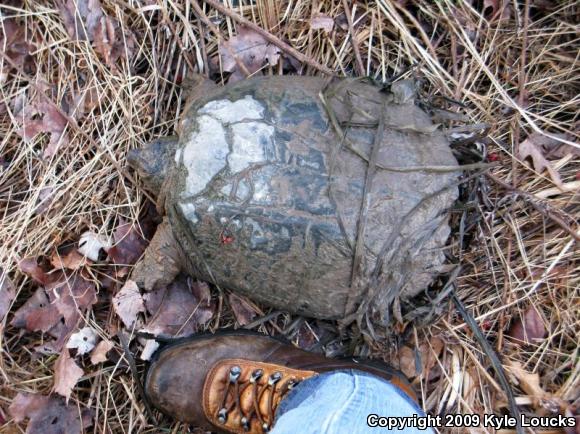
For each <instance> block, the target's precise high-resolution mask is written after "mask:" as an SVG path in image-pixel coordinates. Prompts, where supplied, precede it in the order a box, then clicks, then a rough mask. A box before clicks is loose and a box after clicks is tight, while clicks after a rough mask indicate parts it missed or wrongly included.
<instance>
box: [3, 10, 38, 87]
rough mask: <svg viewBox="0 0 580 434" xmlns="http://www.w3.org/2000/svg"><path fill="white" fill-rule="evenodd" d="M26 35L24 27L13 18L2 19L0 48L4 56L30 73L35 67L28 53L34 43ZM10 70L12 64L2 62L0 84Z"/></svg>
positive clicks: (32, 49)
mask: <svg viewBox="0 0 580 434" xmlns="http://www.w3.org/2000/svg"><path fill="white" fill-rule="evenodd" d="M27 36H28V34H27V32H26V28H25V27H24V26H21V25H20V24H18V23H17V22H16V20H15V19H14V18H5V19H3V20H2V25H1V26H0V48H1V49H2V50H3V51H4V54H5V55H6V57H8V58H10V60H12V61H13V62H14V63H15V64H17V65H18V66H20V67H22V69H24V72H26V73H28V74H31V73H33V72H34V70H35V68H36V65H35V63H34V57H32V55H31V54H30V53H31V52H33V51H34V45H33V44H32V42H31V41H30V39H29V37H28V38H27ZM11 70H12V65H10V64H9V63H8V62H3V67H2V68H0V84H2V83H4V81H6V78H7V76H8V74H9V73H10V71H11Z"/></svg>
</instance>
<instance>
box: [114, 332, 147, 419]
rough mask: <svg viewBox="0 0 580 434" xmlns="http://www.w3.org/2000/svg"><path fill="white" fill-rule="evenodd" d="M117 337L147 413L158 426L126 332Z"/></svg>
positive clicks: (118, 334)
mask: <svg viewBox="0 0 580 434" xmlns="http://www.w3.org/2000/svg"><path fill="white" fill-rule="evenodd" d="M117 336H118V337H119V341H121V346H122V347H123V352H124V353H125V358H126V359H127V363H128V364H129V368H130V369H131V374H132V375H133V381H135V385H136V386H137V391H138V392H139V394H140V395H141V398H142V399H143V403H144V404H145V410H146V413H147V415H148V416H149V417H150V418H151V420H152V421H153V424H155V425H157V419H156V418H155V415H154V414H153V410H151V406H150V405H149V399H147V395H145V389H144V388H143V384H142V383H141V380H140V379H139V371H137V364H136V363H135V359H134V358H133V354H131V350H130V349H129V342H128V340H127V336H125V332H123V331H120V332H119V333H117Z"/></svg>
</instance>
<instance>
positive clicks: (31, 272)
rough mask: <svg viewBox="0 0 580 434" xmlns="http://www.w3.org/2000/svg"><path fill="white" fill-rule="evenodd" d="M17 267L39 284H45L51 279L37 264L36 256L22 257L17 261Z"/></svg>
mask: <svg viewBox="0 0 580 434" xmlns="http://www.w3.org/2000/svg"><path fill="white" fill-rule="evenodd" d="M18 268H19V269H20V271H22V272H23V273H24V274H26V275H28V276H29V277H31V278H32V279H34V280H35V281H36V283H40V284H41V285H45V284H47V283H48V282H49V281H50V280H51V278H50V276H49V275H48V274H47V273H46V271H44V269H43V268H42V267H40V266H39V265H38V262H37V260H36V258H24V259H22V260H21V261H20V262H18Z"/></svg>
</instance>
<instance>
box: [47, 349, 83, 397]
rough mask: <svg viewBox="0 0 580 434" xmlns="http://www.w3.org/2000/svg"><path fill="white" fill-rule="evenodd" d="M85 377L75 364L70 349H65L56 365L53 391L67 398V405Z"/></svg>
mask: <svg viewBox="0 0 580 434" xmlns="http://www.w3.org/2000/svg"><path fill="white" fill-rule="evenodd" d="M83 375H84V371H83V370H82V369H81V368H80V367H79V366H78V365H77V364H76V363H75V361H74V359H73V358H72V357H71V356H70V354H69V352H68V349H65V350H64V351H63V352H62V353H61V355H60V356H59V358H58V359H57V360H56V363H55V364H54V386H53V391H54V392H56V393H58V394H59V395H62V396H64V397H65V398H66V400H67V403H68V399H69V398H70V395H71V393H72V390H73V388H74V387H75V385H76V384H77V382H78V381H79V379H80V378H81V377H82V376H83Z"/></svg>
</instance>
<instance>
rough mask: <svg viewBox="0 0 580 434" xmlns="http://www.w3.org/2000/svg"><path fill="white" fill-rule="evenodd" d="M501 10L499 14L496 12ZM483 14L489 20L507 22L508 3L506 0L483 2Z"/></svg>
mask: <svg viewBox="0 0 580 434" xmlns="http://www.w3.org/2000/svg"><path fill="white" fill-rule="evenodd" d="M500 8H502V9H501V13H499V14H498V11H499V10H500ZM483 12H484V13H485V15H486V17H488V18H489V19H490V20H492V21H495V20H497V19H500V20H508V19H509V18H510V16H511V8H510V2H509V1H508V0H483Z"/></svg>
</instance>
